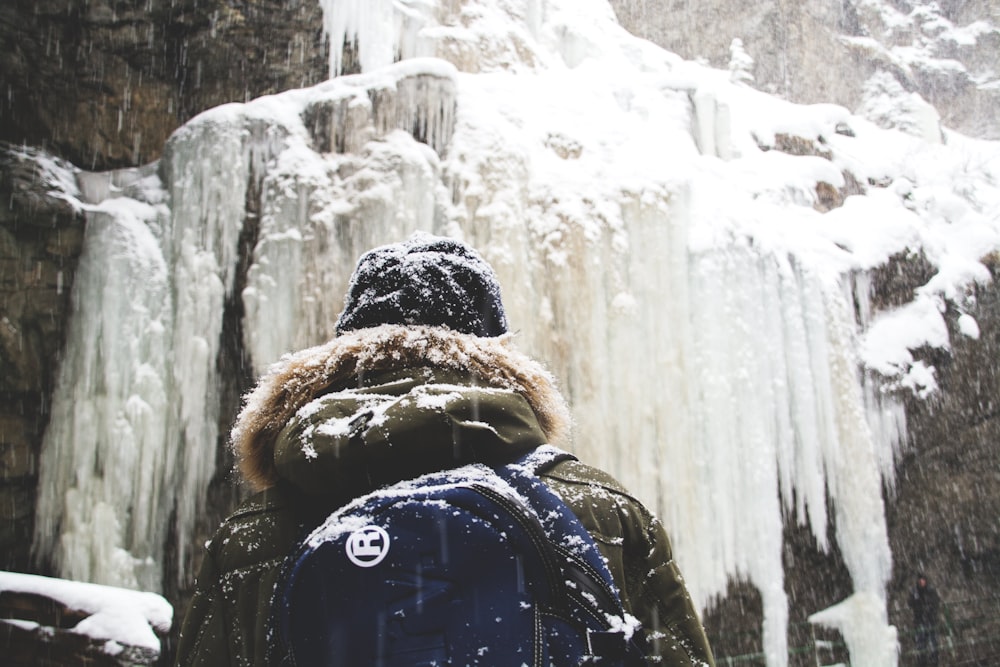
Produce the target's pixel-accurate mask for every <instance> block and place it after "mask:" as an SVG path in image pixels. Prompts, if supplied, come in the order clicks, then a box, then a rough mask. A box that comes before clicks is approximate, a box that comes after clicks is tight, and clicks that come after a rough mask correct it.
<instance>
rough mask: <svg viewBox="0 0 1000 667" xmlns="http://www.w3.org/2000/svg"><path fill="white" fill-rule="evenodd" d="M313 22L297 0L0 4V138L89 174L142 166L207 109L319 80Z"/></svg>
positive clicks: (309, 9) (322, 53)
mask: <svg viewBox="0 0 1000 667" xmlns="http://www.w3.org/2000/svg"><path fill="white" fill-rule="evenodd" d="M278 16H280V20H276V17H278ZM320 26H322V12H321V10H320V6H319V3H318V2H312V1H304V0H285V1H281V0H243V1H237V2H222V1H221V0H209V1H207V2H204V1H197V0H142V1H141V2H140V1H138V0H40V1H38V2H36V1H35V0H12V1H11V2H5V3H4V4H3V6H2V7H0V71H3V80H4V94H3V98H2V100H0V140H6V141H10V142H14V143H25V144H28V145H33V146H43V147H46V148H48V149H49V150H50V151H51V152H53V153H55V154H57V155H60V156H62V157H64V158H66V159H67V160H69V161H71V162H72V163H74V164H75V165H77V166H78V167H81V168H85V169H88V170H91V171H100V170H105V169H110V168H118V167H125V166H137V165H141V164H146V163H148V162H151V161H153V160H155V159H156V158H158V157H159V154H160V151H161V150H162V149H163V144H164V141H165V140H166V138H167V137H168V136H169V135H170V133H171V132H173V131H174V130H175V129H176V128H177V127H178V126H179V125H181V124H182V123H184V122H185V121H186V120H188V119H189V118H191V117H192V116H194V115H195V114H197V113H199V112H201V111H204V110H205V109H208V108H210V107H214V106H217V105H220V104H224V103H226V102H243V101H246V100H248V99H250V98H253V97H258V96H260V95H265V94H268V93H274V92H278V91H281V90H288V89H290V88H298V87H302V86H307V85H311V84H314V83H316V82H318V81H320V80H322V79H324V78H326V73H327V69H328V67H327V56H326V53H327V49H326V45H325V40H324V38H323V34H322V29H321V27H320Z"/></svg>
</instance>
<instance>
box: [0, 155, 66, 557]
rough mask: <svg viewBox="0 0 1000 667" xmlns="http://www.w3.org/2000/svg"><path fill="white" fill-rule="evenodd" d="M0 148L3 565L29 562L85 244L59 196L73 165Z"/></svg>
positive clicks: (0, 516) (0, 535)
mask: <svg viewBox="0 0 1000 667" xmlns="http://www.w3.org/2000/svg"><path fill="white" fill-rule="evenodd" d="M36 158H37V154H36V153H35V152H33V151H30V150H20V151H16V150H13V149H11V148H9V147H4V149H3V150H2V151H0V197H2V198H3V201H4V202H5V203H6V205H5V206H2V207H0V367H2V368H3V373H0V552H2V553H3V562H2V563H0V568H5V569H15V570H19V569H24V568H26V567H27V566H28V548H29V546H30V544H31V534H32V526H33V525H34V500H35V486H36V484H37V482H38V466H37V462H38V451H39V448H40V445H41V438H42V432H43V431H44V429H45V425H46V423H47V420H48V414H49V409H48V407H49V399H50V398H51V395H52V388H53V380H54V374H55V369H56V365H57V364H58V363H59V358H60V356H61V352H62V343H63V340H64V337H65V331H66V318H67V315H68V313H69V293H70V289H69V287H70V285H72V282H73V275H74V270H75V268H76V264H77V261H78V259H79V256H80V250H81V247H82V244H83V233H84V216H83V213H82V211H80V210H78V209H77V208H76V207H74V206H73V205H71V204H69V203H68V202H67V201H66V200H64V199H61V198H59V197H58V196H53V195H55V194H56V193H58V192H59V191H60V189H63V188H66V189H71V190H75V183H73V182H72V181H70V182H68V183H67V182H60V176H61V175H62V174H65V173H66V171H65V165H64V166H62V167H61V166H60V165H58V164H52V165H51V167H52V168H51V169H48V168H46V165H45V164H44V163H40V162H38V161H37V160H36Z"/></svg>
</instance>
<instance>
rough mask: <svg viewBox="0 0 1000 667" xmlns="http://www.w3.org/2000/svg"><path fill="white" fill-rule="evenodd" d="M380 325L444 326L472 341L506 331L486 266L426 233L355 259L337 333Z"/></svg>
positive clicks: (467, 252)
mask: <svg viewBox="0 0 1000 667" xmlns="http://www.w3.org/2000/svg"><path fill="white" fill-rule="evenodd" d="M380 324H405V325H419V324H423V325H429V326H446V327H448V328H450V329H454V330H455V331H459V332H462V333H466V334H472V335H474V336H486V337H493V336H499V335H501V334H503V333H506V331H507V316H506V315H505V314H504V310H503V303H502V302H501V301H500V285H499V283H498V282H497V279H496V274H494V273H493V269H492V267H490V265H489V264H487V263H486V261H485V260H484V259H483V258H482V257H480V256H479V254H478V253H477V252H476V251H475V250H473V249H472V248H470V247H469V246H467V245H465V244H463V243H461V242H459V241H456V240H454V239H449V238H445V237H440V236H432V235H431V234H428V233H426V232H417V233H416V234H414V235H413V236H412V237H410V238H409V239H408V240H406V241H404V242H402V243H395V244H391V245H386V246H382V247H379V248H375V249H374V250H370V251H368V252H367V253H365V254H364V255H362V256H361V259H360V260H358V266H357V268H356V269H355V270H354V275H353V276H351V283H350V285H349V286H348V289H347V295H346V296H345V297H344V311H343V312H342V313H341V314H340V319H339V320H338V321H337V333H338V334H339V333H343V332H345V331H353V330H355V329H365V328H368V327H376V326H379V325H380Z"/></svg>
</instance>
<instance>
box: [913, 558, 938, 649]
mask: <svg viewBox="0 0 1000 667" xmlns="http://www.w3.org/2000/svg"><path fill="white" fill-rule="evenodd" d="M940 606H941V598H940V597H939V596H938V593H937V591H936V590H934V587H933V586H931V585H930V584H929V583H928V581H927V577H926V575H924V574H920V575H918V576H917V583H916V585H915V586H914V587H913V590H912V591H911V592H910V609H911V611H912V612H913V627H914V635H915V645H916V646H915V648H916V652H917V664H919V665H921V666H925V667H936V666H937V664H938V640H937V625H938V609H939V608H940Z"/></svg>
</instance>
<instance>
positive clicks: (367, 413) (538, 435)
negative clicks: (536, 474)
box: [231, 325, 569, 495]
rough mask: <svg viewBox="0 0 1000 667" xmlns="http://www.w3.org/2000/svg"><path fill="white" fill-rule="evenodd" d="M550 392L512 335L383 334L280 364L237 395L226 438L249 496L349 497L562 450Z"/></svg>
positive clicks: (564, 413) (563, 433)
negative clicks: (287, 488)
mask: <svg viewBox="0 0 1000 667" xmlns="http://www.w3.org/2000/svg"><path fill="white" fill-rule="evenodd" d="M568 432H569V411H568V409H567V407H566V403H565V400H564V399H563V397H562V395H561V394H560V392H559V390H558V389H557V388H556V385H555V381H554V379H553V377H552V376H551V374H550V373H548V371H546V370H545V369H544V368H543V367H542V366H541V365H540V364H539V363H537V362H535V361H534V360H532V359H530V358H529V357H527V356H526V355H524V354H522V353H520V352H518V351H516V350H515V349H514V348H513V346H512V345H511V336H509V335H505V336H501V337H497V338H485V337H477V336H471V335H467V334H462V333H457V332H455V331H452V330H450V329H447V328H444V327H428V326H400V325H383V326H379V327H374V328H368V329H359V330H356V331H350V332H346V333H343V334H341V335H339V336H337V337H336V338H333V339H332V340H330V341H329V342H327V343H325V344H323V345H320V346H317V347H313V348H309V349H306V350H302V351H300V352H297V353H295V354H291V355H287V356H286V357H284V358H283V359H282V360H281V361H279V362H278V363H276V364H274V365H273V366H272V367H271V368H270V369H269V371H268V372H267V374H265V376H264V377H263V378H262V379H261V380H260V382H259V383H258V385H257V386H256V387H255V388H254V389H253V390H252V391H251V392H250V393H249V394H247V396H246V399H245V402H244V406H243V409H242V410H241V412H240V414H239V417H238V418H237V421H236V424H235V426H234V428H233V430H232V438H231V440H232V446H233V449H234V453H235V455H236V460H237V465H238V467H239V470H240V472H241V474H242V476H243V478H244V479H245V480H246V481H247V482H248V483H249V484H250V485H251V487H253V488H254V489H257V490H259V489H264V488H268V487H271V486H274V485H275V484H277V483H278V482H279V481H286V482H290V483H291V484H293V485H294V486H296V487H298V488H300V489H301V490H303V491H304V492H306V493H307V494H309V495H324V494H327V493H331V494H333V493H335V494H337V495H341V494H347V495H355V494H358V493H362V492H364V491H365V490H367V489H369V488H372V487H374V486H378V485H382V484H388V483H392V482H394V481H397V480H398V479H403V478H405V477H409V476H415V475H417V474H422V473H423V472H430V471H432V470H435V469H440V468H442V467H448V466H449V465H461V464H464V463H468V462H471V461H484V462H490V461H493V460H496V461H500V460H505V459H509V458H513V457H515V456H517V455H518V454H519V453H521V452H523V451H525V450H526V449H528V448H530V447H534V446H536V445H539V444H542V443H546V442H547V443H550V444H555V445H560V446H565V443H566V440H567V439H568Z"/></svg>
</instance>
